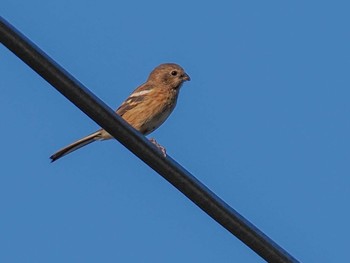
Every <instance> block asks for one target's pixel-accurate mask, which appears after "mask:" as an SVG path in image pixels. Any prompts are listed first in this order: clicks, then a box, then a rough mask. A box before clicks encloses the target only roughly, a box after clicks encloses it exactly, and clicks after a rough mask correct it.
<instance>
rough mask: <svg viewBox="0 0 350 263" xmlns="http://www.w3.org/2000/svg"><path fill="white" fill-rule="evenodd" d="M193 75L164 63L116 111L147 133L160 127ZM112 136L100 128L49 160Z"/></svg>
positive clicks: (153, 141)
mask: <svg viewBox="0 0 350 263" xmlns="http://www.w3.org/2000/svg"><path fill="white" fill-rule="evenodd" d="M189 80H190V77H189V76H188V75H187V74H186V72H185V71H184V69H183V68H182V67H180V66H179V65H177V64H174V63H165V64H161V65H159V66H158V67H156V68H155V69H154V70H153V71H152V72H151V74H150V75H149V77H148V79H147V81H146V82H145V83H144V84H142V85H141V86H139V87H138V88H137V89H136V90H134V92H133V93H131V95H130V96H129V97H128V98H127V99H126V100H125V101H124V102H123V103H122V105H121V106H120V107H119V108H118V109H117V110H116V113H117V114H119V115H120V116H121V117H122V118H123V119H124V120H125V121H127V122H128V123H129V124H130V125H131V126H133V127H134V128H135V129H136V130H138V131H139V132H141V133H142V134H144V135H147V134H150V133H151V132H153V131H154V130H155V129H157V128H158V127H159V126H160V125H161V124H162V123H163V122H164V121H165V120H166V119H167V118H168V117H169V115H170V113H171V112H172V111H173V109H174V108H175V106H176V101H177V97H178V95H179V91H180V88H181V86H182V84H183V83H184V82H185V81H189ZM112 138H113V137H112V136H111V135H110V134H109V133H108V132H106V131H105V130H103V129H100V130H98V131H96V132H94V133H92V134H90V135H88V136H86V137H84V138H82V139H80V140H78V141H76V142H73V143H72V144H70V145H68V146H66V147H64V148H63V149H61V150H59V151H58V152H56V153H55V154H53V155H52V156H51V157H50V159H51V161H52V162H54V161H56V160H57V159H59V158H61V157H63V156H65V155H67V154H69V153H71V152H73V151H75V150H77V149H79V148H81V147H83V146H85V145H87V144H89V143H92V142H94V141H103V140H108V139H112ZM150 141H151V142H152V143H154V144H155V145H156V146H157V147H158V148H160V149H161V151H162V152H163V154H164V155H165V149H164V148H163V147H162V146H160V145H159V144H158V143H157V142H156V141H155V140H154V139H150Z"/></svg>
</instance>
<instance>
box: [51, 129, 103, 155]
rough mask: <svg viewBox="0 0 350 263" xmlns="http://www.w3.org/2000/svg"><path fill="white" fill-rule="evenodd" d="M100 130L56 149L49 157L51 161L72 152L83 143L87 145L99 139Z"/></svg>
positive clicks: (82, 145)
mask: <svg viewBox="0 0 350 263" xmlns="http://www.w3.org/2000/svg"><path fill="white" fill-rule="evenodd" d="M101 139H102V138H101V130H98V131H97V132H94V133H92V134H90V135H88V136H86V137H84V138H81V139H80V140H78V141H75V142H73V143H71V144H70V145H68V146H66V147H64V148H62V149H61V150H59V151H57V152H56V153H54V154H53V155H51V157H50V159H51V162H54V161H56V160H58V159H60V158H61V157H63V156H65V155H67V154H69V153H71V152H74V151H75V150H78V149H79V148H81V147H84V146H85V145H88V144H90V143H92V142H94V141H98V140H101Z"/></svg>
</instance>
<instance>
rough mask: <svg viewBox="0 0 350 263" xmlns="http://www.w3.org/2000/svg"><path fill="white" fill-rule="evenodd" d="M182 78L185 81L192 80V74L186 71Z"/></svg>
mask: <svg viewBox="0 0 350 263" xmlns="http://www.w3.org/2000/svg"><path fill="white" fill-rule="evenodd" d="M182 79H183V80H184V81H190V80H191V78H190V76H189V75H187V74H186V73H184V75H183V77H182Z"/></svg>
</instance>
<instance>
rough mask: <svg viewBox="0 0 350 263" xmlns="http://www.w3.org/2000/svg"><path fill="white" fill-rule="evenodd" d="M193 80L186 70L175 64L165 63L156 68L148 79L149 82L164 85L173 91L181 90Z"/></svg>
mask: <svg viewBox="0 0 350 263" xmlns="http://www.w3.org/2000/svg"><path fill="white" fill-rule="evenodd" d="M190 80H191V78H190V76H189V75H187V73H186V72H185V70H184V69H183V68H182V67H180V66H179V65H177V64H175V63H165V64H161V65H159V66H158V67H156V68H155V69H154V70H153V71H152V72H151V74H150V75H149V77H148V82H155V83H162V84H163V85H165V86H167V87H169V88H171V89H179V88H180V87H181V85H182V83H184V82H185V81H190Z"/></svg>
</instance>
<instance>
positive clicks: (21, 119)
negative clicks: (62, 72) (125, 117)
mask: <svg viewBox="0 0 350 263" xmlns="http://www.w3.org/2000/svg"><path fill="white" fill-rule="evenodd" d="M119 2H121V1H119ZM126 2H127V3H126ZM349 8H350V3H349V1H322V0H321V1H257V0H255V1H254V0H253V1H221V2H220V3H219V2H218V1H216V2H215V3H209V1H208V2H201V3H199V2H195V1H192V2H189V1H184V0H178V1H169V2H164V1H125V3H118V1H104V0H102V1H82V0H78V1H71V0H69V1H68V0H60V1H38V0H33V1H18V0H2V1H1V13H2V14H1V15H2V16H3V17H4V18H5V19H7V20H8V21H9V22H10V23H12V24H13V25H14V26H15V27H17V28H18V29H19V30H20V31H21V32H22V33H23V34H25V35H26V36H27V37H28V38H29V39H31V40H32V41H33V42H34V43H36V44H37V45H38V46H39V47H40V48H42V49H43V50H44V51H45V52H46V53H47V54H48V55H50V56H51V57H52V58H53V59H54V60H56V61H57V62H58V63H59V64H60V65H61V66H63V67H64V68H65V69H66V70H67V71H69V72H70V73H71V74H72V75H73V76H75V77H76V78H77V79H79V80H80V81H81V82H82V83H83V84H84V85H86V86H87V87H88V88H89V89H90V90H91V91H92V92H93V93H95V94H96V95H97V96H98V97H100V98H101V99H102V100H103V101H105V102H106V103H107V104H108V105H110V106H111V107H112V108H116V107H117V106H119V104H120V103H121V102H122V101H123V100H124V99H125V98H126V97H127V96H128V95H129V94H130V92H131V91H132V90H133V89H134V88H135V87H137V86H138V85H139V84H141V83H143V82H144V81H145V80H146V78H147V76H148V74H149V72H150V71H151V70H152V69H153V68H154V67H155V66H157V65H159V64H161V63H164V62H175V63H179V64H180V65H182V66H183V67H184V68H185V70H186V71H187V72H188V74H189V75H190V76H191V78H192V81H191V82H187V83H185V85H184V86H183V88H182V90H181V94H180V97H179V101H178V104H177V108H176V109H175V111H174V112H173V114H172V115H171V116H170V118H169V119H168V120H167V121H166V123H165V124H164V125H163V126H162V127H161V128H160V129H158V130H157V131H156V132H154V133H153V134H152V137H155V138H157V141H158V142H159V143H161V144H162V145H164V146H165V147H166V148H167V152H168V154H169V155H170V156H171V157H172V158H174V159H175V160H176V161H177V162H179V163H180V164H182V165H183V166H184V167H185V168H186V169H188V170H189V171H190V172H192V173H193V174H194V175H195V176H196V177H197V178H198V179H199V180H200V181H202V182H203V183H204V184H205V185H207V186H208V187H209V188H210V189H211V190H212V191H214V192H215V193H216V194H217V195H218V196H220V197H221V198H222V199H223V200H225V201H226V202H227V203H228V204H229V205H230V206H232V207H233V208H234V209H236V210H237V211H238V212H239V213H241V214H242V215H243V216H244V217H246V218H247V219H248V220H249V221H250V222H252V223H253V224H254V225H255V226H257V227H258V228H259V229H260V230H261V231H263V232H264V233H265V234H266V235H268V236H269V237H270V238H271V239H273V240H274V241H275V242H276V243H278V244H279V245H280V246H282V247H283V248H284V249H286V250H287V251H288V252H289V253H291V254H292V255H293V256H294V257H295V258H297V259H298V260H300V261H302V262H350V254H349V235H350V226H349V222H350V206H349V199H350V139H349V137H350V121H349V116H350V105H349V97H350V87H349V84H350V80H349V69H350V51H349V46H350V32H349V24H350V17H349ZM0 62H1V63H0V88H1V96H0V119H1V124H2V128H1V129H0V136H1V138H2V144H1V151H0V262H36V263H41V262H43V263H44V262H51V263H55V262H57V263H58V262H60V263H61V262H68V263H70V262H87V263H90V262H106V263H108V262H263V260H262V259H261V258H260V257H259V256H257V255H256V254H255V253H254V252H252V251H251V250H250V249H249V248H248V247H246V246H245V245H244V244H243V243H241V242H240V241H239V240H238V239H237V238H236V237H234V236H232V235H231V234H230V233H229V232H227V231H226V230H225V229H223V228H222V227H221V226H220V225H218V224H217V223H216V222H215V221H214V220H212V219H211V218H210V217H209V216H207V215H206V214H205V213H204V212H202V211H201V210H200V209H199V208H198V207H197V206H195V205H194V204H192V203H191V202H190V201H189V200H188V199H187V198H185V197H184V196H183V195H182V194H181V193H180V192H179V191H178V190H176V189H175V188H174V187H172V186H171V185H170V184H169V183H168V182H166V181H165V180H164V179H163V178H162V177H160V176H159V175H158V174H157V173H155V172H154V171H153V170H151V169H150V168H149V167H148V166H146V165H145V164H144V163H143V162H141V161H140V160H139V159H138V158H137V157H135V156H134V155H133V154H132V153H130V152H129V151H128V150H127V149H126V148H125V147H123V146H122V145H121V144H120V143H118V142H116V141H112V140H111V141H107V142H101V143H95V144H92V145H89V146H87V147H85V148H83V149H80V150H79V151H77V152H75V153H73V154H71V155H68V156H66V157H64V158H63V159H61V160H59V161H57V162H56V163H53V164H51V163H50V161H49V156H50V155H51V154H52V153H54V152H55V151H56V150H58V149H60V148H61V147H63V146H65V145H67V144H69V143H71V142H73V141H74V140H76V139H79V138H80V137H83V136H85V135H87V134H89V133H91V132H93V131H95V130H96V129H97V128H98V126H97V125H96V124H95V123H94V122H93V121H92V120H90V119H89V118H88V117H87V116H86V115H85V114H83V113H82V112H81V111H80V110H79V109H77V108H76V107H75V106H74V105H73V104H71V103H70V102H69V101H67V100H66V99H65V98H64V97H63V96H62V95H61V94H59V93H58V92H57V91H56V90H55V89H54V88H52V87H51V86H50V85H49V84H48V83H47V82H45V81H44V80H43V79H42V78H41V77H40V76H38V75H37V74H36V73H35V72H33V71H32V70H31V69H30V68H29V67H28V66H26V65H25V64H24V63H23V62H22V61H20V60H19V59H18V58H17V57H16V56H14V55H13V54H12V53H10V52H9V51H8V50H7V49H6V48H5V47H4V46H2V45H1V46H0Z"/></svg>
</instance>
